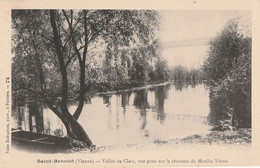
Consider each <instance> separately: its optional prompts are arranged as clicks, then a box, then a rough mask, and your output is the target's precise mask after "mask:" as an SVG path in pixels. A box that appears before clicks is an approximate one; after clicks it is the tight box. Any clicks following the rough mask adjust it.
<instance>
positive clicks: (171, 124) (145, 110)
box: [13, 81, 210, 146]
mask: <svg viewBox="0 0 260 168" xmlns="http://www.w3.org/2000/svg"><path fill="white" fill-rule="evenodd" d="M76 107H77V106H76V105H75V104H74V103H71V104H70V111H74V110H75V109H76ZM21 108H22V110H20V111H22V114H19V116H20V117H17V115H13V127H14V128H16V127H18V126H19V127H21V128H22V129H24V130H30V129H29V127H30V125H29V122H28V120H29V112H28V111H29V110H28V109H27V107H21ZM42 111H43V113H42V114H43V115H42V120H43V124H42V125H43V129H44V131H43V132H44V133H46V134H52V135H58V136H64V135H66V129H65V127H64V126H63V124H62V123H61V121H60V120H59V119H58V118H57V117H56V116H55V115H54V114H53V113H52V112H51V111H50V110H49V109H47V108H43V109H42ZM209 112H210V108H209V91H208V90H207V88H206V87H205V85H204V84H201V83H196V82H183V81H179V82H175V83H172V84H167V85H164V86H158V87H154V88H150V89H142V90H138V91H129V92H123V93H117V94H109V95H101V96H96V97H92V98H91V99H88V101H87V102H86V104H85V106H84V108H83V111H82V114H81V116H80V118H79V122H80V124H81V125H82V126H83V128H84V129H85V130H86V132H87V133H88V135H89V137H90V138H91V140H92V141H93V143H94V144H96V145H98V146H101V145H123V144H135V143H145V142H151V141H154V140H156V139H161V140H164V139H165V140H169V139H174V138H182V137H185V136H189V135H193V134H200V133H206V132H208V130H209V126H208V125H207V124H206V120H207V116H208V114H209ZM20 113H21V112H20ZM21 115H22V117H21ZM38 118H39V117H38ZM31 124H32V127H33V131H34V132H36V129H37V126H36V125H37V117H35V116H33V117H32V122H31Z"/></svg>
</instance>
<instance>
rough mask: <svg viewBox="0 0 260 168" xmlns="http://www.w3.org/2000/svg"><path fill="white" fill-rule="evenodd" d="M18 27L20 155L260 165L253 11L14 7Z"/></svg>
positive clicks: (12, 128) (10, 115)
mask: <svg viewBox="0 0 260 168" xmlns="http://www.w3.org/2000/svg"><path fill="white" fill-rule="evenodd" d="M191 2H192V1H191ZM197 2H198V1H193V2H192V3H193V4H196V3H197ZM157 3H158V2H157ZM9 24H10V25H9V27H10V29H9V33H10V37H8V38H9V39H10V58H8V59H9V60H10V65H9V66H10V76H5V77H4V82H5V86H4V87H5V88H4V89H5V90H7V91H6V93H4V97H5V102H4V104H5V109H6V112H5V114H4V116H5V120H6V121H7V124H6V125H5V126H4V128H5V133H4V135H3V136H4V137H5V145H4V150H5V153H8V155H9V156H10V157H11V154H14V156H18V157H19V156H24V157H25V159H23V158H19V160H21V161H22V160H27V161H28V160H31V163H27V164H33V165H36V166H39V167H42V166H44V167H45V166H52V165H55V166H65V165H67V166H69V167H74V166H73V165H75V166H76V165H78V166H82V167H86V166H87V167H89V166H101V167H115V166H116V167H117V166H118V167H147V166H148V167H154V166H157V167H161V166H168V167H169V166H170V167H171V166H185V165H187V166H191V165H192V166H203V165H205V166H230V165H238V166H242V165H248V166H250V165H251V164H250V163H251V162H250V161H248V162H249V163H247V162H246V161H244V160H246V159H248V158H250V159H252V160H253V159H255V158H254V157H255V156H254V155H252V154H250V153H249V152H251V151H252V150H254V149H255V148H254V147H255V146H254V145H255V143H256V142H254V141H253V139H252V134H253V129H254V128H253V118H254V116H253V114H252V113H253V111H252V104H253V103H252V94H253V92H252V89H253V88H252V79H253V76H252V62H253V61H252V52H253V51H252V42H253V41H252V37H253V31H254V30H253V12H252V10H250V9H236V8H234V9H213V10H205V9H200V10H198V9H188V10H187V9H178V10H177V9H156V8H155V9H153V8H151V9H146V8H144V9H139V8H136V9H132V8H129V9H125V8H116V9H114V8H85V7H82V8H77V9H76V8H74V9H73V8H72V7H71V8H50V9H49V8H47V9H39V8H13V9H10V22H9ZM9 101H10V102H9ZM254 135H256V136H257V134H254ZM223 151H227V152H231V154H227V155H228V157H225V156H226V155H225V153H223ZM193 152H194V153H193ZM213 153H215V154H216V155H214V154H213ZM211 154H212V156H211ZM222 154H223V155H222ZM238 154H239V157H238V158H241V157H243V156H242V155H243V154H244V157H243V158H244V160H240V161H241V162H243V164H236V163H241V162H239V161H238V162H235V161H233V160H232V159H230V158H231V157H234V158H235V156H238ZM27 155H28V157H27V158H26V156H27ZM141 155H142V156H144V157H143V158H141V157H140V156H141ZM29 156H30V157H29ZM30 158H31V159H30ZM238 158H237V159H238ZM238 160H239V159H238ZM8 164H11V163H8ZM14 164H15V163H12V165H14ZM24 164H26V163H24ZM16 165H19V163H16Z"/></svg>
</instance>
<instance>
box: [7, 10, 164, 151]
mask: <svg viewBox="0 0 260 168" xmlns="http://www.w3.org/2000/svg"><path fill="white" fill-rule="evenodd" d="M158 20H159V16H158V14H157V12H156V11H150V10H139V11H138V10H13V11H12V30H13V32H12V53H13V59H12V83H13V85H12V87H13V88H12V89H13V96H15V97H18V98H20V99H28V98H30V99H34V100H37V101H40V102H41V103H43V104H44V105H46V106H48V108H49V109H50V110H52V111H53V113H55V114H56V115H57V116H58V117H59V118H60V120H61V121H62V122H63V124H64V125H65V127H66V130H67V136H68V138H70V139H75V140H79V141H82V142H84V143H85V144H86V145H87V147H92V146H93V143H92V142H91V140H90V138H89V137H88V135H87V133H86V132H85V130H84V129H83V128H82V126H81V125H80V124H79V123H78V122H77V120H78V118H79V116H80V114H81V112H82V109H83V106H84V98H85V93H86V89H85V88H86V83H85V80H86V78H87V76H86V68H87V66H88V65H89V64H90V63H91V59H90V58H91V57H92V54H94V53H93V48H97V49H96V51H99V50H98V48H99V47H100V45H101V46H103V48H107V47H106V46H111V45H113V46H114V47H110V48H118V47H121V48H122V47H123V48H127V47H130V45H132V46H133V45H135V44H136V43H138V45H144V46H145V45H149V44H150V43H152V42H153V41H154V40H155V37H156V36H155V33H154V32H155V31H156V30H157V29H158ZM100 48H101V47H100ZM91 50H92V51H91ZM101 51H102V49H100V51H99V52H101ZM75 96H76V97H77V100H78V101H79V103H78V106H77V108H76V110H75V111H70V110H69V108H68V98H70V97H75ZM57 97H59V98H60V99H58V101H57ZM54 100H55V101H54Z"/></svg>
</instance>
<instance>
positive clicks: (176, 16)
mask: <svg viewBox="0 0 260 168" xmlns="http://www.w3.org/2000/svg"><path fill="white" fill-rule="evenodd" d="M159 13H160V16H161V29H160V34H159V36H160V39H161V42H162V46H163V50H162V56H163V57H164V58H165V59H166V60H167V62H168V64H169V66H176V65H184V66H187V67H188V68H198V67H200V66H201V65H202V64H203V60H204V59H205V58H207V52H208V49H209V45H207V44H208V43H207V41H209V40H210V39H212V38H213V37H215V36H216V35H217V34H218V33H220V32H221V30H222V29H223V27H224V25H225V24H226V22H227V21H228V20H230V19H231V18H234V17H239V18H241V22H244V23H245V24H246V23H250V22H251V12H250V11H231V10H230V11H227V10H225V11H223V10H218V11H214V10H176V11H168V10H165V11H159ZM194 41H195V42H196V41H198V43H196V45H194Z"/></svg>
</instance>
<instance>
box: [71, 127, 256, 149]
mask: <svg viewBox="0 0 260 168" xmlns="http://www.w3.org/2000/svg"><path fill="white" fill-rule="evenodd" d="M251 142H252V130H251V129H249V128H241V129H238V130H235V131H212V132H210V133H208V134H200V135H199V134H194V135H192V136H188V137H185V138H181V139H178V138H176V139H170V140H161V139H157V140H154V141H153V142H150V143H143V144H127V145H123V146H116V145H111V146H99V147H96V148H95V149H92V150H91V151H90V150H89V149H87V150H86V149H71V150H68V152H69V153H74V152H80V153H103V152H105V153H107V152H116V151H121V150H130V151H150V150H153V149H156V150H164V149H172V150H178V149H179V148H183V147H184V148H189V147H192V148H196V147H202V146H203V148H208V147H211V146H215V147H224V148H225V147H231V146H233V147H234V146H237V147H243V146H244V147H250V146H251Z"/></svg>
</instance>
